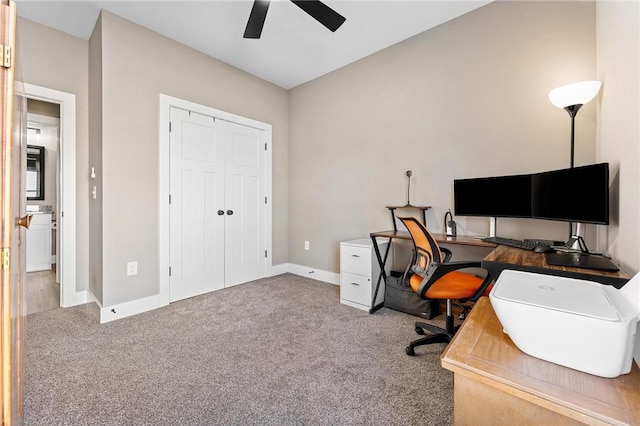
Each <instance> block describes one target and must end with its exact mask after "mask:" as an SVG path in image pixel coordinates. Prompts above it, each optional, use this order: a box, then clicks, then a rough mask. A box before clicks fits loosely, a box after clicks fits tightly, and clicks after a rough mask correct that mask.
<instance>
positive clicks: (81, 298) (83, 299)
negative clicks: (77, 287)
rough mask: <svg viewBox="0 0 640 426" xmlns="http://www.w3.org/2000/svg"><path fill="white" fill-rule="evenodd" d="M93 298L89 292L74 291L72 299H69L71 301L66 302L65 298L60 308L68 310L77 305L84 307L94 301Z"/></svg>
mask: <svg viewBox="0 0 640 426" xmlns="http://www.w3.org/2000/svg"><path fill="white" fill-rule="evenodd" d="M95 300H96V299H95V297H94V296H93V294H91V293H90V292H89V291H87V290H84V291H76V292H75V293H74V294H73V298H71V300H67V298H65V299H64V300H63V304H62V307H63V308H70V307H72V306H77V305H84V304H85V303H91V302H93V301H95Z"/></svg>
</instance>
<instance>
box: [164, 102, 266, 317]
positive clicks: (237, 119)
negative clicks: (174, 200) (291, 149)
mask: <svg viewBox="0 0 640 426" xmlns="http://www.w3.org/2000/svg"><path fill="white" fill-rule="evenodd" d="M171 107H175V108H180V109H184V110H187V111H193V112H196V113H198V114H203V115H209V116H212V117H216V118H217V119H221V120H226V121H230V122H233V123H237V124H241V125H243V126H247V127H253V128H255V129H259V130H263V131H264V132H265V142H266V144H267V151H266V154H265V162H266V164H265V195H266V196H267V200H268V202H267V205H266V208H265V245H266V247H267V259H266V262H265V265H266V267H265V271H264V276H265V277H266V276H269V275H271V270H272V268H273V244H272V227H273V221H272V214H273V197H272V189H271V188H272V187H271V180H272V167H271V166H272V151H273V149H272V146H273V145H272V126H271V124H267V123H263V122H260V121H256V120H252V119H250V118H246V117H242V116H240V115H236V114H232V113H229V112H225V111H221V110H218V109H215V108H212V107H208V106H205V105H200V104H197V103H194V102H190V101H187V100H184V99H180V98H175V97H172V96H168V95H165V94H162V93H161V94H160V110H159V116H158V162H159V164H158V281H159V298H160V301H159V302H160V306H166V305H168V304H169V300H170V294H169V290H170V287H169V286H170V282H169V267H170V262H169V260H170V259H169V249H170V240H169V234H170V232H169V184H170V181H169V159H170V153H169V122H170V108H171Z"/></svg>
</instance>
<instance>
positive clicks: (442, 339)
mask: <svg viewBox="0 0 640 426" xmlns="http://www.w3.org/2000/svg"><path fill="white" fill-rule="evenodd" d="M415 327H416V333H418V334H420V335H424V334H425V330H427V331H429V332H430V333H431V334H430V335H428V336H425V337H421V338H420V339H417V340H414V341H413V342H411V343H409V346H407V347H406V348H405V352H406V353H407V355H409V356H414V355H415V354H416V353H415V350H414V349H415V348H416V347H418V346H424V345H430V344H432V343H449V342H450V341H451V339H453V336H454V334H455V333H456V331H458V328H459V326H456V327H451V328H449V327H447V328H449V331H448V330H445V329H444V328H440V327H436V326H435V325H433V324H427V323H424V322H416V324H415Z"/></svg>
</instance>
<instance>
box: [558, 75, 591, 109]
mask: <svg viewBox="0 0 640 426" xmlns="http://www.w3.org/2000/svg"><path fill="white" fill-rule="evenodd" d="M601 85H602V83H600V82H599V81H597V80H594V81H580V82H578V83H571V84H566V85H564V86H560V87H558V88H557V89H553V90H552V91H550V92H549V100H550V101H551V103H552V104H554V105H555V106H557V107H558V108H565V107H568V106H572V105H584V104H586V103H587V102H589V101H591V100H592V99H593V98H595V97H596V95H597V94H598V92H599V91H600V86H601Z"/></svg>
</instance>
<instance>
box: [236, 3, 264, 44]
mask: <svg viewBox="0 0 640 426" xmlns="http://www.w3.org/2000/svg"><path fill="white" fill-rule="evenodd" d="M270 3H271V2H269V1H264V0H255V1H254V2H253V7H251V14H250V15H249V20H248V21H247V27H246V28H245V30H244V35H243V36H242V37H244V38H260V35H261V34H262V27H263V26H264V20H265V18H266V17H267V11H268V10H269V4H270Z"/></svg>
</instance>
